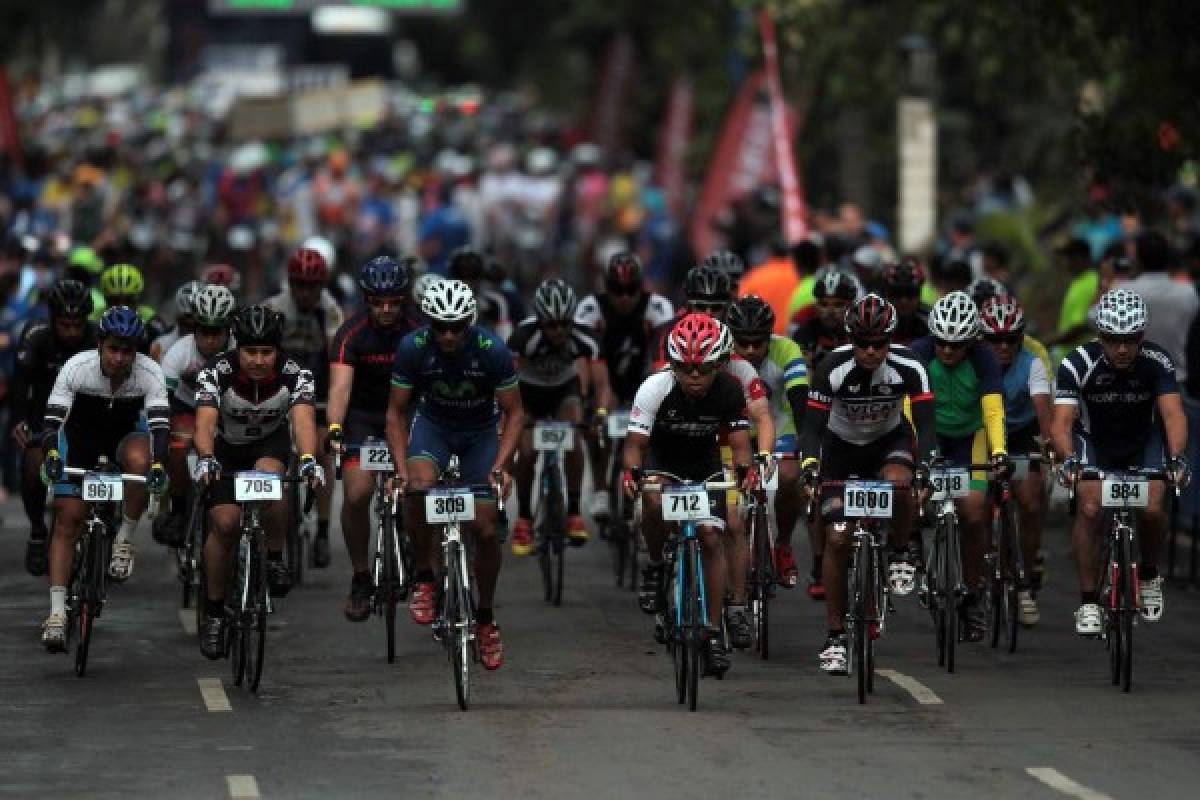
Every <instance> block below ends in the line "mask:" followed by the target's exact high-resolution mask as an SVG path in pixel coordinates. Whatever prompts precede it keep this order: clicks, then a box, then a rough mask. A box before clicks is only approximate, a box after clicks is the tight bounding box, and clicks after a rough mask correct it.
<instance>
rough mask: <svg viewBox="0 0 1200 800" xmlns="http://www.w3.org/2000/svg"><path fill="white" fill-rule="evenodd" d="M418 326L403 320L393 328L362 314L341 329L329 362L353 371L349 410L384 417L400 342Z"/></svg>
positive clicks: (334, 341)
mask: <svg viewBox="0 0 1200 800" xmlns="http://www.w3.org/2000/svg"><path fill="white" fill-rule="evenodd" d="M415 329H416V328H415V326H413V325H412V323H411V322H410V321H409V320H408V319H407V318H403V319H401V320H400V322H399V324H398V325H396V326H395V327H393V328H380V327H378V326H376V325H372V324H371V317H370V313H369V312H368V311H365V310H364V311H360V312H358V313H357V314H355V315H354V316H353V317H351V318H350V319H348V320H347V321H346V322H345V324H343V325H342V327H340V328H338V332H337V335H336V336H335V337H334V339H333V350H332V352H331V353H330V358H329V363H330V364H331V365H332V364H343V365H345V366H347V367H353V368H354V382H353V383H352V384H351V386H350V402H349V405H348V406H347V410H348V411H355V412H363V413H366V414H370V415H382V414H384V413H385V412H386V411H387V404H388V393H389V392H390V391H391V375H392V362H393V361H394V360H395V357H396V347H397V346H399V344H400V340H401V339H403V338H404V337H405V335H406V334H408V333H409V332H410V331H413V330H415Z"/></svg>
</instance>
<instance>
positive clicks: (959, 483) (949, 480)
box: [929, 467, 971, 502]
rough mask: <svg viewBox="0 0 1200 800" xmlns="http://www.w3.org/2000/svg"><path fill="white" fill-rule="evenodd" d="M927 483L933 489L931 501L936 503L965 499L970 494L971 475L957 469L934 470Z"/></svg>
mask: <svg viewBox="0 0 1200 800" xmlns="http://www.w3.org/2000/svg"><path fill="white" fill-rule="evenodd" d="M929 483H930V484H931V485H932V488H933V499H934V500H935V501H937V502H941V501H943V500H946V499H950V498H953V499H957V498H959V497H966V496H967V495H968V494H970V492H971V473H969V472H967V470H965V469H961V468H959V467H950V468H948V469H939V470H934V472H933V473H931V474H930V476H929Z"/></svg>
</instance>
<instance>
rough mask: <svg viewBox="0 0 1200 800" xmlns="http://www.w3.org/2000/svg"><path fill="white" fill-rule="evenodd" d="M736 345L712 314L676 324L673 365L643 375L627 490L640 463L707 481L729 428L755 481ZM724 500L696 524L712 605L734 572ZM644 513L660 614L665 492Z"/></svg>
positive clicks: (723, 660) (627, 452)
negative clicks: (731, 370)
mask: <svg viewBox="0 0 1200 800" xmlns="http://www.w3.org/2000/svg"><path fill="white" fill-rule="evenodd" d="M732 347H733V341H732V337H731V336H730V335H729V330H728V328H726V327H725V326H724V325H723V324H722V323H720V322H718V321H717V320H715V319H713V318H712V317H710V316H708V315H707V314H701V313H694V314H688V315H686V316H685V317H683V319H681V320H680V321H679V322H678V323H676V325H675V327H674V328H673V329H672V331H671V334H670V336H669V337H668V340H667V352H668V356H669V358H670V363H671V368H670V369H669V370H664V371H660V372H656V373H654V374H653V375H651V376H650V377H648V378H646V380H645V381H644V382H643V383H642V385H641V387H639V388H638V391H637V395H636V397H635V399H634V403H633V410H632V412H631V413H630V418H629V433H628V436H626V438H625V449H624V451H623V456H622V459H623V464H624V467H625V473H624V479H623V483H624V489H625V492H626V494H627V496H629V497H630V498H633V497H634V496H635V494H636V493H637V491H638V488H639V487H638V478H637V471H638V470H640V469H641V468H642V467H643V466H645V467H649V468H651V469H656V470H663V471H666V472H670V473H672V474H674V475H677V476H678V477H679V478H681V479H683V480H687V481H702V480H704V479H705V478H707V477H709V476H710V475H712V474H713V473H717V472H720V471H721V469H722V464H721V452H720V448H719V447H718V444H717V436H718V434H720V433H724V434H726V435H727V437H728V442H729V446H730V448H731V449H732V450H733V462H734V463H735V464H737V465H738V470H739V472H744V477H743V479H742V484H743V488H745V489H751V488H753V487H754V485H755V484H754V481H755V478H756V474H757V473H756V472H755V471H752V470H750V469H749V467H750V463H751V445H750V434H749V428H750V422H749V420H748V419H747V418H746V413H745V407H746V400H745V396H744V394H743V391H742V387H741V386H740V385H739V383H738V381H737V380H736V379H735V378H733V376H731V375H729V374H728V373H727V372H726V371H725V370H724V369H723V366H724V362H725V361H727V360H728V358H729V356H730V352H731V350H732ZM724 504H725V497H724V496H723V495H722V496H719V497H717V498H716V499H715V501H714V507H713V510H712V516H711V517H710V518H708V519H707V520H704V521H702V522H701V523H700V525H699V538H700V546H701V549H702V551H703V553H704V585H705V594H706V596H707V597H709V598H713V599H712V600H710V602H711V603H712V606H713V607H717V604H718V602H719V600H718V599H717V598H723V597H725V586H726V581H727V579H728V577H729V576H727V574H726V561H727V559H726V558H725V547H724V543H723V542H722V540H721V536H720V533H721V531H722V529H723V528H724V527H725V520H724V517H725V516H726V514H725V509H724V508H722V506H723V505H724ZM641 519H642V536H643V538H644V539H645V542H646V553H647V557H648V558H649V560H650V564H651V565H652V566H651V567H650V569H652V570H654V571H655V572H656V575H655V580H654V582H653V583H652V585H651V586H650V590H651V591H652V592H654V595H653V600H654V602H653V604H651V606H650V609H649V610H650V611H651V612H654V611H659V612H660V613H661V609H659V607H658V603H659V599H658V597H657V593H658V587H659V586H660V585H661V584H662V579H663V575H662V573H663V569H664V567H663V561H662V559H663V545H664V543H665V541H666V536H667V530H666V524H665V523H664V521H663V519H662V505H661V499H660V498H659V497H658V496H657V495H656V494H654V493H646V494H645V495H643V496H642V515H641ZM645 588H646V585H645V583H644V584H643V590H645ZM645 608H646V606H645V605H643V609H645ZM708 624H709V626H710V630H709V637H708V645H707V648H706V655H707V668H706V671H707V672H709V673H711V674H720V673H724V672H725V671H726V670H728V669H729V658H728V656H727V655H726V654H725V649H724V645H723V643H722V642H721V635H720V629H719V625H718V624H716V623H715V622H714V620H712V619H710V620H708Z"/></svg>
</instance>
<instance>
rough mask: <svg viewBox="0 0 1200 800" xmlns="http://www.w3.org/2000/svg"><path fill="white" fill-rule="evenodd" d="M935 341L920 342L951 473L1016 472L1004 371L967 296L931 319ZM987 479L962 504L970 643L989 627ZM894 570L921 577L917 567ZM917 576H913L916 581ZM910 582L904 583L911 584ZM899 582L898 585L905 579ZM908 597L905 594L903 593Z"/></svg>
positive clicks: (938, 308)
mask: <svg viewBox="0 0 1200 800" xmlns="http://www.w3.org/2000/svg"><path fill="white" fill-rule="evenodd" d="M929 331H930V335H929V336H926V337H924V338H922V339H918V340H917V341H915V342H913V351H914V352H915V353H916V354H917V356H918V357H919V358H920V359H921V361H922V362H923V363H924V364H925V366H926V369H928V370H929V379H930V381H931V382H932V384H933V392H934V395H935V396H936V398H937V402H936V407H937V434H938V447H939V449H940V450H941V454H942V457H943V458H944V459H945V464H946V466H951V467H965V466H969V465H970V464H981V463H983V462H984V461H987V460H988V458H989V453H990V458H991V461H990V463H991V465H992V473H993V475H995V476H997V477H998V476H1000V475H1003V474H1008V473H1009V472H1011V469H1012V463H1011V462H1010V461H1009V458H1008V447H1007V443H1006V430H1005V421H1004V379H1003V373H1002V372H1001V369H1000V363H999V362H998V361H997V360H996V356H995V355H993V354H992V351H991V350H990V349H989V348H988V347H987V346H986V345H984V344H983V343H982V342H980V341H979V310H978V309H976V308H975V304H974V303H973V302H971V298H970V297H969V296H968V295H967V293H966V292H962V291H955V292H950V293H949V294H947V295H945V296H944V297H942V298H940V299H939V300H938V301H937V302H936V303H934V304H933V309H932V310H931V311H930V312H929ZM987 478H988V476H987V474H986V473H982V472H975V473H972V474H971V478H970V484H971V486H970V492H969V494H968V495H967V497H965V498H962V499H960V500H958V501H956V502H955V505H956V506H957V508H958V514H959V519H960V521H961V523H962V527H961V531H960V534H961V537H962V543H963V546H962V567H963V578H964V582H965V583H966V586H967V592H968V593H967V596H966V598H964V601H963V603H964V611H965V614H964V619H963V638H964V639H965V640H966V641H968V642H978V641H980V640H981V639H982V638H983V636H984V633H985V630H986V627H987V619H986V614H985V609H984V607H983V602H982V597H981V592H982V582H981V581H982V576H983V555H984V548H985V547H986V543H987V542H988V540H989V537H988V535H987V520H988V517H987V516H986V513H987V509H986V502H985V500H986V498H985V494H984V493H985V491H986V490H987ZM916 560H919V556H918V554H917V553H915V552H914V553H912V554H911V555H910V557H909V564H908V565H904V564H903V563H902V562H901V564H900V565H899V566H898V565H897V564H893V568H894V569H903V570H906V571H907V570H915V568H914V567H912V563H911V562H913V561H916ZM910 574H911V573H910ZM907 577H908V576H907V575H906V576H904V578H907ZM898 580H899V579H898ZM898 593H903V592H898Z"/></svg>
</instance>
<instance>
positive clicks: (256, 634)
mask: <svg viewBox="0 0 1200 800" xmlns="http://www.w3.org/2000/svg"><path fill="white" fill-rule="evenodd" d="M250 553H251V558H250V589H251V595H250V597H251V600H250V608H249V609H248V610H247V612H246V613H247V618H246V623H247V625H246V635H247V639H248V641H247V647H246V674H247V675H248V676H249V678H250V691H252V692H257V691H258V685H259V683H260V682H261V681H262V672H263V662H264V661H265V660H266V657H267V608H268V602H269V601H268V599H267V544H266V537H265V535H264V534H263V532H262V531H258V532H257V535H256V536H255V537H254V543H253V544H252V545H251V547H250Z"/></svg>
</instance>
